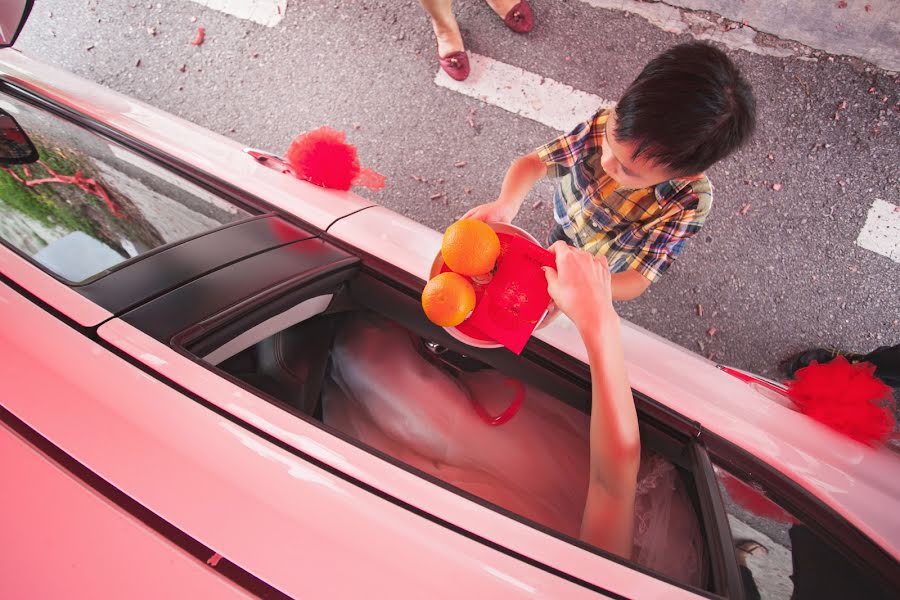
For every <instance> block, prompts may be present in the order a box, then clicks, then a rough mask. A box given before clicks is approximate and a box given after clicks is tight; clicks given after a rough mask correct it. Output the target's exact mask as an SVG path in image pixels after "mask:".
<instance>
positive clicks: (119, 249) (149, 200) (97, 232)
mask: <svg viewBox="0 0 900 600" xmlns="http://www.w3.org/2000/svg"><path fill="white" fill-rule="evenodd" d="M0 109H2V110H4V111H7V112H8V113H10V114H11V115H13V116H14V118H15V119H16V121H17V122H18V123H19V125H20V126H21V127H22V129H23V130H24V131H25V133H26V134H27V135H28V137H29V138H30V139H31V141H32V142H33V143H34V145H35V147H36V148H37V150H38V153H39V157H40V158H39V160H38V161H36V162H33V163H30V164H23V165H7V166H3V167H0V238H2V239H3V240H4V241H5V242H7V243H8V244H10V245H12V246H14V247H15V248H17V249H19V250H20V251H21V252H23V253H24V254H26V255H28V256H30V257H31V258H32V259H33V260H35V261H36V262H38V263H40V264H41V265H42V266H44V267H45V268H47V269H48V270H50V271H52V272H53V273H55V274H56V275H59V276H60V277H62V278H64V279H67V280H69V281H71V282H81V281H84V280H86V279H90V278H91V277H94V276H95V275H97V274H99V273H102V272H103V271H105V270H107V269H110V268H112V267H114V266H116V265H118V264H119V263H121V262H123V261H126V260H128V259H130V258H132V257H135V256H138V255H140V254H143V253H145V252H148V251H150V250H153V249H154V248H158V247H160V246H164V245H166V244H170V243H172V242H177V241H179V240H183V239H185V238H188V237H191V236H194V235H197V234H199V233H202V232H205V231H209V230H211V229H215V228H217V227H220V226H222V225H225V224H227V223H231V222H234V221H238V220H241V219H244V218H246V217H248V216H249V213H247V212H246V211H244V210H242V209H241V208H239V207H237V206H235V205H233V204H231V203H229V202H226V201H225V200H223V199H221V198H219V197H218V196H215V195H213V194H211V193H209V192H207V191H206V190H204V189H202V188H200V187H199V186H196V185H194V184H192V183H190V182H188V181H186V180H184V179H182V178H180V177H179V176H177V175H176V174H174V173H172V172H171V171H169V170H167V169H165V168H164V167H161V166H159V165H157V164H156V163H153V162H150V161H149V160H147V159H145V158H143V157H141V156H139V155H137V154H135V153H133V152H131V151H129V150H126V149H125V148H123V147H122V146H119V145H117V144H115V143H113V142H109V141H107V140H105V139H103V138H101V137H100V136H98V135H96V134H93V133H91V132H89V131H86V130H84V129H82V128H80V127H78V126H77V125H75V124H73V123H70V122H68V121H65V120H63V119H60V118H58V117H55V116H53V115H51V114H49V113H46V112H43V111H41V110H39V109H35V108H32V107H30V106H28V105H25V104H23V103H20V102H19V101H17V100H15V99H13V98H3V99H0Z"/></svg>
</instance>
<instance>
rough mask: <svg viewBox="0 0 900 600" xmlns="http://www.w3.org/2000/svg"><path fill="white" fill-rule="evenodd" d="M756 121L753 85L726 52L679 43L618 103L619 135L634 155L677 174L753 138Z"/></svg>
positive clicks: (703, 167) (691, 172)
mask: <svg viewBox="0 0 900 600" xmlns="http://www.w3.org/2000/svg"><path fill="white" fill-rule="evenodd" d="M755 125H756V99H755V98H754V97H753V90H752V89H751V88H750V84H749V83H747V80H745V79H744V77H743V76H742V75H741V73H740V71H738V69H737V67H736V66H734V63H732V62H731V59H729V58H728V57H727V56H726V55H725V53H724V52H722V51H721V50H718V49H716V48H714V47H712V46H710V45H708V44H702V43H700V42H691V43H687V44H679V45H678V46H675V47H673V48H670V49H669V50H667V51H665V52H663V53H662V54H660V55H659V56H657V57H656V58H654V59H653V60H651V61H650V62H649V63H648V64H647V66H646V67H644V70H643V71H641V74H640V75H638V77H637V79H635V80H634V81H633V82H632V83H631V85H630V86H628V89H627V90H626V91H625V94H624V95H623V96H622V98H621V100H619V102H618V104H617V105H616V130H615V136H616V138H617V139H618V140H619V141H622V142H633V143H636V146H635V151H634V155H633V156H632V158H638V157H641V158H644V159H645V160H650V161H652V162H655V163H657V164H659V165H663V166H666V167H669V168H670V169H671V170H672V171H673V172H674V173H675V175H676V176H685V175H694V174H697V173H700V172H702V171H705V170H706V169H708V168H709V167H710V166H712V165H713V164H714V163H716V162H717V161H719V160H721V159H723V158H725V157H726V156H728V155H729V154H731V153H732V152H733V151H734V150H736V149H737V148H739V147H740V146H741V145H742V144H743V143H744V142H746V141H747V139H749V137H750V134H751V133H752V132H753V128H754V127H755Z"/></svg>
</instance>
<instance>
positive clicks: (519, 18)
mask: <svg viewBox="0 0 900 600" xmlns="http://www.w3.org/2000/svg"><path fill="white" fill-rule="evenodd" d="M503 22H504V23H506V26H507V27H509V28H510V29H512V30H513V31H515V32H516V33H528V32H529V31H531V28H532V27H534V13H533V12H531V5H530V4H528V0H522V1H521V2H519V3H518V4H516V5H515V6H513V7H512V8H511V9H509V12H508V13H506V16H505V17H503Z"/></svg>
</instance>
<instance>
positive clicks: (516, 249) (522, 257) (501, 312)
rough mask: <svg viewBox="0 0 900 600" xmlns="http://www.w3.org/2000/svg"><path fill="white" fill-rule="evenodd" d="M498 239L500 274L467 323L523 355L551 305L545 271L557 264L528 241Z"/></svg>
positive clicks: (492, 282)
mask: <svg viewBox="0 0 900 600" xmlns="http://www.w3.org/2000/svg"><path fill="white" fill-rule="evenodd" d="M498 235H499V237H500V245H501V248H502V251H501V254H500V259H499V260H498V263H497V270H496V272H495V273H494V276H493V278H492V279H491V282H490V283H489V284H488V285H487V286H486V287H485V288H484V292H483V295H482V296H481V298H480V300H479V302H478V304H477V306H476V307H475V310H474V311H473V312H472V316H470V317H469V319H468V320H467V323H469V324H471V325H472V326H474V327H476V328H478V329H479V330H480V331H482V332H484V333H485V334H487V335H489V336H491V337H492V338H493V339H495V340H496V341H497V342H499V343H501V344H503V345H504V346H506V347H507V348H509V349H510V350H512V351H513V352H515V353H516V354H520V353H521V352H522V349H523V348H525V344H526V343H527V342H528V338H530V337H531V334H532V333H533V332H534V329H535V328H536V327H537V325H538V323H539V322H540V320H541V317H543V315H544V312H545V311H546V310H547V306H548V305H549V304H550V294H548V293H547V278H546V276H545V275H544V271H543V270H542V267H555V266H556V261H555V259H554V256H553V254H551V253H550V252H549V251H547V250H545V249H543V248H541V247H540V246H538V245H537V244H534V243H532V242H531V241H529V240H526V239H525V238H522V237H519V236H516V235H509V234H503V233H501V234H498Z"/></svg>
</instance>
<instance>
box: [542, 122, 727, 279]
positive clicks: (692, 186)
mask: <svg viewBox="0 0 900 600" xmlns="http://www.w3.org/2000/svg"><path fill="white" fill-rule="evenodd" d="M608 115H609V110H608V109H605V110H600V111H599V112H597V113H596V114H595V115H594V116H593V117H591V118H590V120H588V121H586V122H584V123H581V124H580V125H578V127H576V128H575V129H573V130H572V131H571V133H567V134H564V135H562V136H560V137H558V138H557V139H555V140H553V141H552V142H550V143H548V144H545V145H543V146H541V147H540V148H538V149H537V154H538V156H539V157H540V159H541V161H543V162H544V164H546V165H547V174H548V175H549V176H550V177H560V178H561V179H560V181H559V185H558V186H557V188H556V194H555V195H554V199H553V212H554V217H555V218H556V222H557V223H559V224H560V225H561V226H562V230H563V232H564V233H565V235H566V236H567V237H568V238H569V239H571V240H572V242H573V243H574V244H575V245H576V246H578V247H580V248H583V249H584V250H587V251H588V252H590V253H592V254H602V255H604V256H606V259H607V261H608V263H609V269H610V271H611V272H613V273H618V272H620V271H625V270H627V269H635V270H636V271H638V272H639V273H641V274H642V275H643V276H644V277H646V278H647V279H649V280H650V281H656V279H658V278H659V276H660V275H662V274H663V273H665V272H666V270H667V269H668V268H669V267H670V266H671V264H672V262H673V261H674V260H675V257H676V256H678V254H679V253H680V252H681V251H682V249H683V248H684V243H685V242H686V241H687V240H688V238H690V237H691V236H693V235H694V234H695V233H697V232H698V231H700V228H701V227H703V222H704V221H705V219H706V215H707V214H708V213H709V209H710V206H711V205H712V185H711V184H710V182H709V179H707V177H706V176H705V175H704V176H702V177H700V178H698V179H695V180H690V181H688V180H674V181H666V182H663V183H660V184H659V185H656V186H654V187H652V188H644V189H638V190H635V189H625V188H621V187H619V184H618V183H616V181H615V180H613V179H612V178H611V177H610V176H609V175H607V174H606V172H605V171H604V170H603V168H602V167H601V166H600V155H601V152H602V149H601V144H602V141H603V132H604V128H605V125H606V119H607V116H608Z"/></svg>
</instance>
